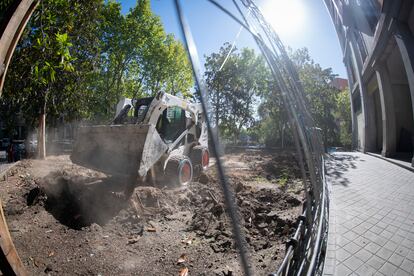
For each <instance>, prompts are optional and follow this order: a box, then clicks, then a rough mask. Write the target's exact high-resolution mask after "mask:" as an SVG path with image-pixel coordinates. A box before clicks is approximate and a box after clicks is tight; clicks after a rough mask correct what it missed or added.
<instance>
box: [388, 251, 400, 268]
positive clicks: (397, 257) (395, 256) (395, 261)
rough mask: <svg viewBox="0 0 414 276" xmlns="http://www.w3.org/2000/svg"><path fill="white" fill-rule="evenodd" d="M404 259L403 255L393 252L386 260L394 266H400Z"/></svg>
mask: <svg viewBox="0 0 414 276" xmlns="http://www.w3.org/2000/svg"><path fill="white" fill-rule="evenodd" d="M403 260H404V257H403V256H401V255H398V254H397V253H394V254H392V255H391V257H390V258H389V259H388V261H389V262H390V263H392V264H394V265H396V266H398V267H399V266H400V265H401V264H402V262H403Z"/></svg>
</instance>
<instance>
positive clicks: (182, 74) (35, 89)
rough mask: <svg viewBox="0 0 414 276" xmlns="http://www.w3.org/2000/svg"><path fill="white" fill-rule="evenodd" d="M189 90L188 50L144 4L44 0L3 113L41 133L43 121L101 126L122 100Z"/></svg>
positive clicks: (11, 77)
mask: <svg viewBox="0 0 414 276" xmlns="http://www.w3.org/2000/svg"><path fill="white" fill-rule="evenodd" d="M192 86H193V79H192V71H191V67H190V64H189V61H188V59H187V55H186V52H185V49H184V47H183V45H182V44H181V43H180V42H179V41H177V40H176V39H175V38H174V37H173V36H172V35H169V34H166V33H165V31H164V28H163V26H162V23H161V20H160V18H159V17H158V16H156V15H154V14H153V13H152V11H151V8H150V1H149V0H137V4H136V6H135V7H134V8H132V9H131V10H130V11H129V13H127V14H126V15H123V14H122V13H121V5H120V4H119V3H118V2H116V1H113V0H109V1H103V0H89V1H82V0H41V1H40V4H39V7H38V8H37V9H36V11H35V12H34V14H33V16H32V18H31V19H30V21H29V23H28V27H27V28H26V30H25V32H24V34H23V36H22V39H21V41H20V42H19V44H18V46H17V48H16V52H15V54H14V57H13V60H12V63H11V66H10V68H9V73H8V78H7V80H6V84H5V88H4V94H3V95H4V97H3V98H2V99H1V108H2V112H1V114H2V120H3V121H6V122H11V123H10V125H13V121H12V118H14V117H16V116H15V114H16V113H19V112H20V113H21V114H22V115H23V116H24V117H25V119H26V123H27V125H28V126H31V127H33V128H35V127H38V126H39V129H41V128H42V127H43V126H44V125H45V123H42V121H43V122H44V121H45V118H47V122H48V124H52V125H53V124H57V123H59V122H61V121H62V120H64V121H66V122H68V121H71V120H75V119H76V120H79V119H83V118H87V119H94V120H99V121H102V120H108V119H109V118H111V117H112V116H113V113H114V106H115V104H116V103H117V102H118V101H119V100H120V98H121V97H123V96H126V97H139V96H150V95H154V94H155V93H157V92H158V91H165V92H169V93H172V94H175V95H182V96H184V97H191V93H190V88H191V87H192ZM46 114H47V117H46ZM39 118H40V119H39ZM42 124H43V126H42Z"/></svg>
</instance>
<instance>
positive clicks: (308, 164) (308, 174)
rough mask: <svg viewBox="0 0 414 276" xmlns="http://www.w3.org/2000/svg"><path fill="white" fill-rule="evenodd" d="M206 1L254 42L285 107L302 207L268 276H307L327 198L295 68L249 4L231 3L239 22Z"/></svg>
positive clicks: (313, 266)
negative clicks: (274, 270)
mask: <svg viewBox="0 0 414 276" xmlns="http://www.w3.org/2000/svg"><path fill="white" fill-rule="evenodd" d="M207 1H208V2H210V3H212V4H213V5H214V6H215V7H217V8H218V9H219V10H221V11H222V12H224V13H225V14H227V15H228V16H229V17H230V18H232V19H233V20H234V21H236V22H237V23H239V24H240V26H241V27H242V28H244V29H245V30H247V31H248V32H249V33H250V34H251V35H252V37H253V39H254V40H255V41H256V43H257V45H258V47H259V49H260V50H261V52H262V54H263V56H264V58H265V59H266V61H267V63H268V65H269V68H270V70H271V72H272V75H273V77H274V80H275V81H276V83H277V84H278V88H279V90H280V96H281V97H282V99H283V103H284V105H285V107H286V110H287V114H288V118H289V121H290V125H291V129H292V133H293V138H294V143H295V146H296V151H297V157H298V159H299V167H300V169H301V173H302V178H303V182H304V191H305V198H306V203H305V205H306V207H305V210H304V214H303V216H301V218H300V220H299V222H298V228H297V230H296V232H295V235H294V236H293V237H292V239H291V240H290V241H289V242H288V245H287V250H286V256H285V258H284V259H283V261H282V264H281V266H280V268H279V270H278V272H277V273H274V274H271V275H313V274H314V273H315V272H316V271H317V269H318V267H319V265H320V264H321V261H322V259H323V255H322V254H321V252H323V250H321V249H323V248H322V247H323V246H324V240H325V235H326V229H327V205H328V198H327V195H326V187H325V177H324V172H325V168H324V165H323V162H324V160H323V148H322V144H321V142H320V141H321V139H320V135H319V134H320V133H318V131H317V129H316V128H315V127H314V122H313V119H312V116H311V114H310V112H309V110H308V102H307V99H306V97H305V93H304V89H303V87H302V84H301V82H300V79H299V75H298V73H297V71H296V67H295V66H294V64H293V62H292V61H291V60H290V58H289V56H288V54H287V51H286V49H285V47H284V45H283V43H282V42H281V40H280V38H279V37H278V35H277V34H276V32H275V31H274V30H273V28H272V27H271V26H270V24H269V23H268V22H267V21H266V19H265V18H264V16H263V14H262V13H261V11H260V10H259V8H258V7H257V6H256V5H255V3H254V2H253V0H232V1H233V4H234V5H235V7H236V9H237V11H238V12H239V14H240V16H241V17H242V19H240V18H238V17H237V16H236V15H234V14H233V13H232V12H230V11H229V10H227V9H226V8H224V7H223V5H222V4H220V3H219V2H218V1H216V0H207ZM175 3H176V9H177V13H178V15H179V16H178V17H179V19H180V25H181V28H182V31H183V35H184V38H185V43H186V46H187V49H188V52H189V56H190V60H191V63H192V66H193V70H194V75H195V79H196V83H197V85H198V87H199V89H200V91H201V104H202V106H203V110H204V112H206V114H207V109H206V102H207V97H206V96H207V89H206V87H205V85H204V82H203V79H202V77H201V74H200V72H201V70H200V64H199V60H198V54H197V50H196V46H195V43H194V41H193V39H192V36H191V32H190V29H189V26H188V24H187V23H186V22H185V18H184V16H183V13H182V9H181V5H180V2H179V0H175ZM239 3H240V4H239ZM242 7H244V9H245V11H246V12H243V10H242ZM207 117H208V116H207ZM206 123H207V126H208V131H209V135H210V137H211V139H212V146H213V148H212V150H213V153H214V154H216V156H217V157H218V158H217V169H218V174H219V177H220V181H221V185H222V189H223V193H224V197H225V203H226V206H227V209H228V214H229V217H230V219H231V222H232V227H233V234H234V238H235V241H236V246H237V248H238V250H239V253H240V259H241V264H242V268H243V271H244V273H245V274H246V275H250V273H251V271H250V266H249V261H248V253H247V248H246V242H245V239H244V235H243V233H242V231H241V228H240V226H239V225H238V224H239V223H240V220H239V219H238V213H237V206H236V205H235V204H234V194H233V193H232V190H231V188H230V185H229V184H228V181H227V178H226V175H225V171H224V168H223V167H222V164H221V161H220V155H219V154H218V153H219V152H218V150H217V146H218V141H217V140H216V137H215V135H213V133H212V130H211V125H210V121H209V119H208V118H207V120H206Z"/></svg>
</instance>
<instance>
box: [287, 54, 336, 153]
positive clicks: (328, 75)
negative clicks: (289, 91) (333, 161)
mask: <svg viewBox="0 0 414 276" xmlns="http://www.w3.org/2000/svg"><path fill="white" fill-rule="evenodd" d="M291 59H292V61H293V62H294V64H295V65H296V67H297V69H298V72H299V78H300V81H301V82H302V86H303V89H304V92H305V95H306V97H307V100H308V102H309V107H310V112H311V114H312V116H313V119H314V121H315V124H316V127H319V128H320V129H321V130H322V138H323V142H324V145H325V146H326V147H328V146H332V145H338V144H339V142H340V141H339V128H338V124H337V120H336V118H335V112H336V109H337V101H336V98H337V95H338V93H339V92H340V91H339V90H338V89H336V88H335V87H333V86H332V85H331V82H332V81H333V79H334V78H335V76H336V75H334V74H333V73H332V69H331V68H328V69H322V68H321V67H320V65H319V64H317V63H315V62H314V61H313V60H312V59H311V57H310V55H309V52H308V50H307V49H306V48H303V49H299V50H297V51H296V52H294V53H293V54H292V55H291Z"/></svg>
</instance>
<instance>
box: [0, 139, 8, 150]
mask: <svg viewBox="0 0 414 276" xmlns="http://www.w3.org/2000/svg"><path fill="white" fill-rule="evenodd" d="M9 145H10V139H9V138H3V139H2V140H1V149H2V150H7V147H8V146H9Z"/></svg>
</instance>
